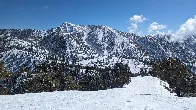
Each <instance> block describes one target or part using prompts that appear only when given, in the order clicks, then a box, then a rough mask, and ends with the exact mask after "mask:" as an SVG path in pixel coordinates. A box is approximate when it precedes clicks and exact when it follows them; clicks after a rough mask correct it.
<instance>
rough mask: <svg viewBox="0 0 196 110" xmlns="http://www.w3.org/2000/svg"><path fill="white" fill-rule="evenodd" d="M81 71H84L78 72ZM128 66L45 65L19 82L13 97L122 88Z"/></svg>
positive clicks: (127, 75) (46, 63) (125, 80)
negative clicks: (17, 95)
mask: <svg viewBox="0 0 196 110" xmlns="http://www.w3.org/2000/svg"><path fill="white" fill-rule="evenodd" d="M81 69H82V70H84V71H81ZM130 76H131V72H130V69H129V67H128V65H124V64H122V63H116V64H115V65H114V66H113V67H105V68H98V67H96V66H94V67H89V66H86V67H82V66H79V65H68V64H66V63H57V62H51V63H49V62H45V63H43V64H41V65H39V66H37V67H36V68H35V70H34V72H33V73H31V72H28V75H27V76H26V77H25V78H23V79H22V81H21V82H20V84H19V86H17V87H15V89H14V91H13V92H14V93H13V94H18V93H30V92H33V93H37V92H52V91H64V90H81V91H97V90H106V89H108V88H116V87H123V85H125V84H128V83H129V82H130Z"/></svg>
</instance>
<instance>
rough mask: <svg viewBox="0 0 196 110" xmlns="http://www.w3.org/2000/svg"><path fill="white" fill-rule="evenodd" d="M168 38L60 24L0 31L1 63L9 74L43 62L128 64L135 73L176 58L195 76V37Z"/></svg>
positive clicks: (89, 26)
mask: <svg viewBox="0 0 196 110" xmlns="http://www.w3.org/2000/svg"><path fill="white" fill-rule="evenodd" d="M171 37H172V36H170V35H161V36H160V35H156V36H137V35H135V34H131V33H126V32H121V31H118V30H115V29H112V28H110V27H107V26H95V25H88V26H83V25H75V24H71V23H67V22H65V23H63V24H62V25H60V26H59V27H56V28H52V29H49V30H35V29H0V60H3V61H4V62H5V64H6V66H7V67H8V68H9V69H10V70H11V71H17V70H19V69H20V68H21V67H30V68H33V67H34V66H35V65H36V64H38V63H40V62H44V61H46V60H58V61H69V62H70V63H71V62H76V63H80V64H82V65H92V64H96V65H103V66H104V65H110V64H111V65H112V64H114V63H115V62H124V63H128V64H129V66H130V67H131V70H132V72H135V73H136V72H138V71H139V70H140V68H142V67H144V65H148V66H150V63H151V62H152V61H154V60H158V59H162V58H165V57H171V56H172V57H177V58H179V59H181V60H182V61H183V62H184V63H185V64H186V65H188V66H189V67H190V68H191V69H192V70H193V71H194V72H196V48H195V46H196V36H189V37H187V39H186V40H185V41H184V42H172V41H170V38H171Z"/></svg>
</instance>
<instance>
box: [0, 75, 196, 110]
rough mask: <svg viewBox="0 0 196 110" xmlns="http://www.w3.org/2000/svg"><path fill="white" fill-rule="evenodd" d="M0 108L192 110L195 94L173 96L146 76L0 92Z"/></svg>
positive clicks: (35, 109)
mask: <svg viewBox="0 0 196 110" xmlns="http://www.w3.org/2000/svg"><path fill="white" fill-rule="evenodd" d="M0 110H196V98H193V97H192V98H186V97H183V98H182V97H180V98H179V97H176V96H175V94H174V93H170V92H169V91H167V90H166V89H164V87H163V86H161V85H160V80H159V79H158V78H155V77H151V76H147V77H134V78H132V81H131V83H130V84H129V85H126V86H124V88H115V89H109V90H100V91H55V92H43V93H34V94H33V93H28V94H19V95H13V96H0Z"/></svg>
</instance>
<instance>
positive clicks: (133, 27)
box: [128, 23, 138, 33]
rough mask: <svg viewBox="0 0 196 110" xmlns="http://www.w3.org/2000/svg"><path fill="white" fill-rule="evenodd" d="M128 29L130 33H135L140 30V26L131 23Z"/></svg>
mask: <svg viewBox="0 0 196 110" xmlns="http://www.w3.org/2000/svg"><path fill="white" fill-rule="evenodd" d="M128 29H129V32H130V33H134V32H135V31H136V30H137V29H138V25H137V24H136V23H131V26H130V27H129V28H128Z"/></svg>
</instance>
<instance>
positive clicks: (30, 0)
mask: <svg viewBox="0 0 196 110" xmlns="http://www.w3.org/2000/svg"><path fill="white" fill-rule="evenodd" d="M195 4H196V1H195V0H1V1H0V13H1V16H0V28H22V29H24V28H34V29H50V28H52V27H57V26H59V25H60V24H62V23H63V22H71V23H73V24H81V25H88V24H93V25H106V26H109V27H112V28H114V29H118V30H120V31H125V32H129V31H130V28H129V29H128V27H130V26H131V25H132V24H134V22H133V21H131V20H130V18H132V17H133V16H134V15H138V16H140V17H143V18H146V20H144V21H143V22H140V23H135V24H136V25H137V26H138V28H137V29H138V30H137V31H136V32H139V31H141V32H142V33H148V32H149V26H150V24H152V23H153V22H156V23H154V24H155V25H157V26H160V25H162V26H165V28H163V29H160V28H158V29H157V30H156V29H155V30H153V32H154V31H165V32H166V31H168V30H172V31H177V30H179V27H180V26H181V25H182V24H184V23H185V22H186V21H187V20H188V19H190V18H193V17H194V15H196V6H195ZM155 28H156V27H155Z"/></svg>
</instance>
